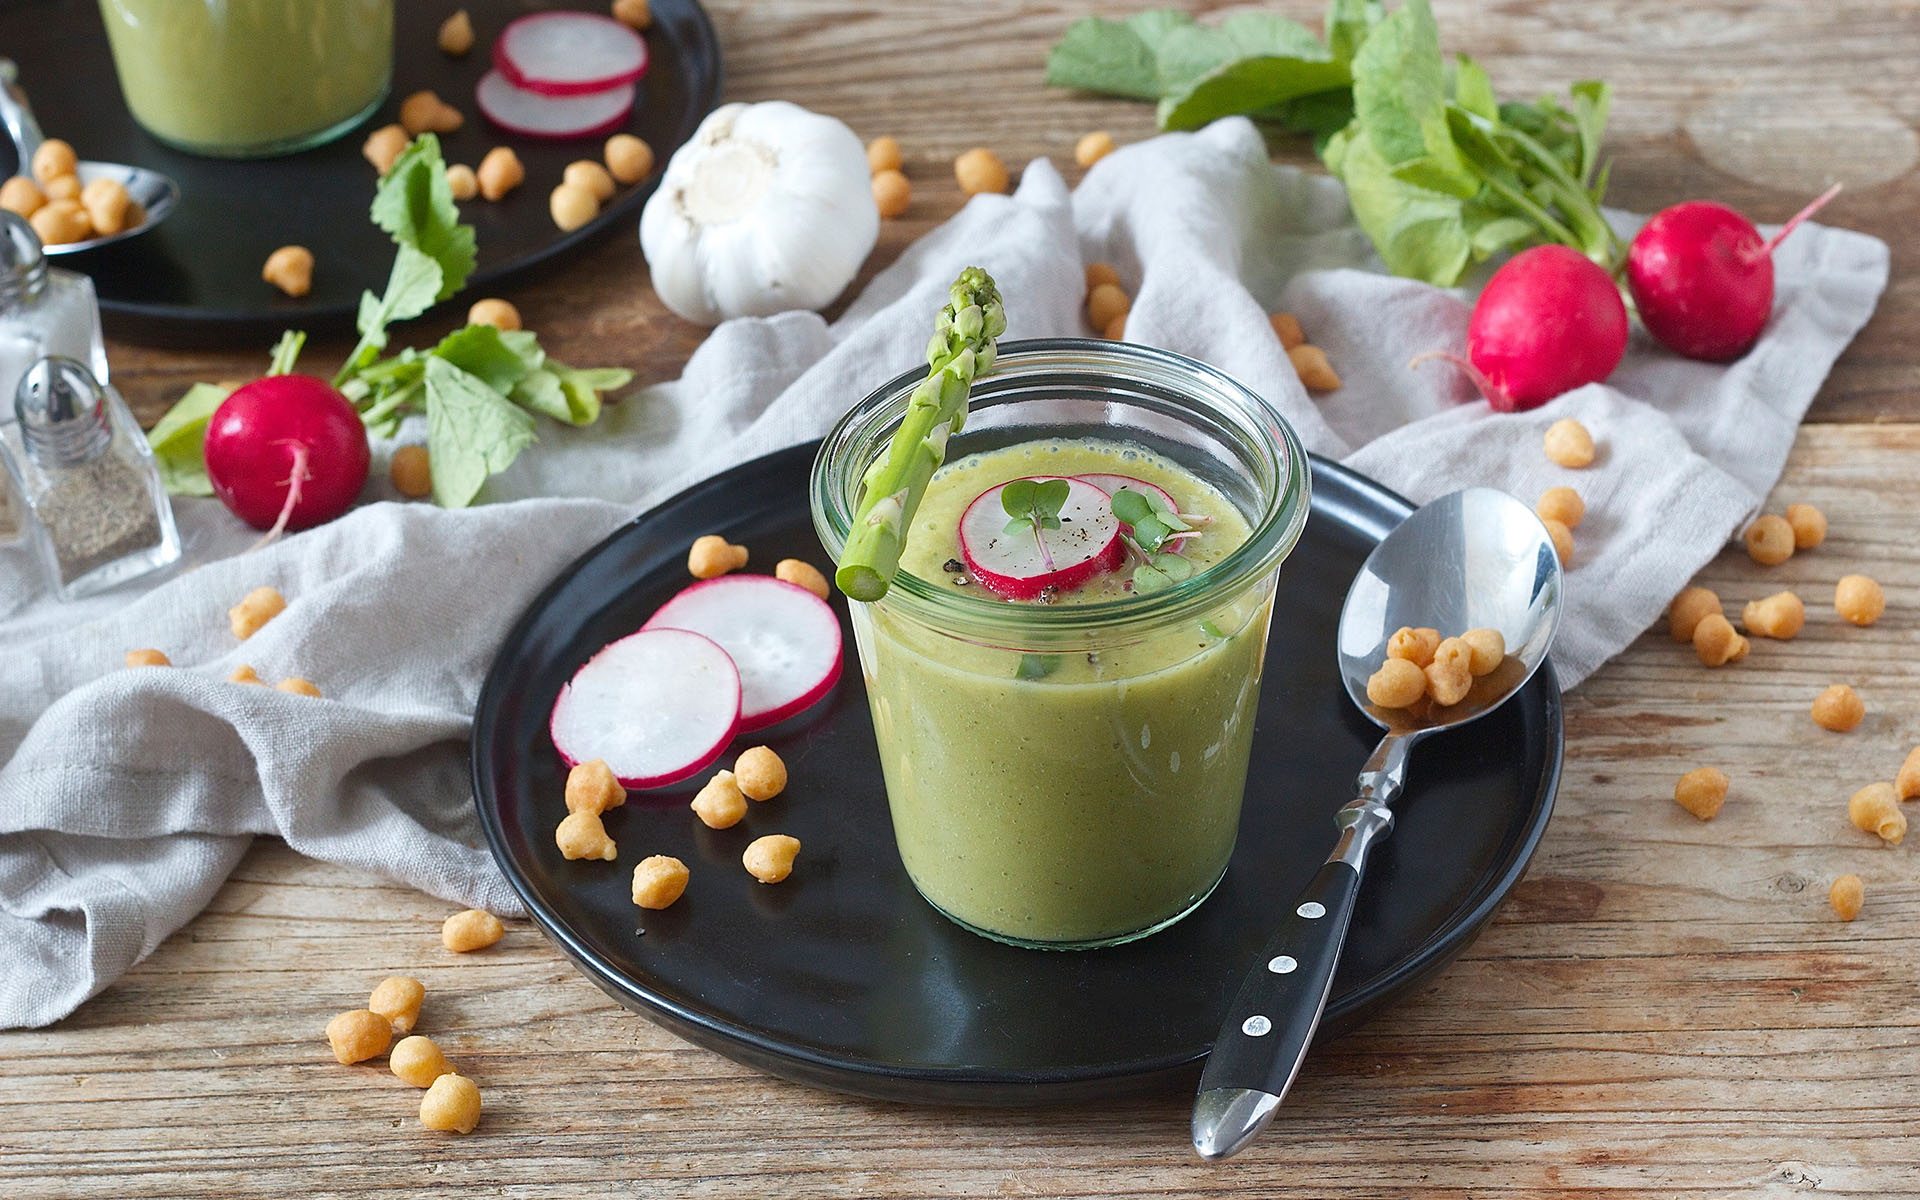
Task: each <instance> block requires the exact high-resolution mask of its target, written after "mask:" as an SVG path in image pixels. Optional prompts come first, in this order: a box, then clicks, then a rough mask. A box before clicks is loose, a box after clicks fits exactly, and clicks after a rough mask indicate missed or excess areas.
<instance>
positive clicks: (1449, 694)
mask: <svg viewBox="0 0 1920 1200" xmlns="http://www.w3.org/2000/svg"><path fill="white" fill-rule="evenodd" d="M1472 663H1473V648H1472V647H1471V646H1469V645H1467V643H1466V642H1464V641H1462V640H1461V639H1459V638H1457V637H1450V638H1448V639H1447V640H1445V641H1443V642H1441V643H1440V645H1439V647H1438V648H1437V649H1435V650H1434V652H1433V661H1432V662H1430V663H1428V664H1427V670H1426V675H1427V694H1428V695H1429V696H1432V697H1433V702H1434V703H1435V704H1439V705H1442V706H1445V705H1448V704H1458V703H1460V702H1461V701H1462V700H1464V699H1466V698H1467V690H1468V689H1469V688H1471V687H1472V686H1473V669H1472Z"/></svg>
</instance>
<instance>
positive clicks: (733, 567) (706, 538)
mask: <svg viewBox="0 0 1920 1200" xmlns="http://www.w3.org/2000/svg"><path fill="white" fill-rule="evenodd" d="M746 565H747V548H746V547H745V546H736V545H734V544H733V543H731V542H729V541H727V539H725V538H723V537H721V536H720V535H719V534H717V533H709V534H704V535H702V536H700V537H697V538H695V539H693V545H692V546H691V547H690V548H689V549H688V550H687V571H688V573H690V574H691V575H692V576H693V577H694V578H695V579H714V578H717V577H718V576H721V575H725V574H726V573H727V572H728V571H737V570H739V569H740V568H741V567H744V566H746Z"/></svg>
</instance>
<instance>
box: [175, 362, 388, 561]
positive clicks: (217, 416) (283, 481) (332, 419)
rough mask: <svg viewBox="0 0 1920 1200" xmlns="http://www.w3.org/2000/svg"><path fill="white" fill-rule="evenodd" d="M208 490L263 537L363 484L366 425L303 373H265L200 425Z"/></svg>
mask: <svg viewBox="0 0 1920 1200" xmlns="http://www.w3.org/2000/svg"><path fill="white" fill-rule="evenodd" d="M205 456H206V462H207V478H208V479H209V480H210V481H211V482H212V484H213V494H214V495H216V496H218V497H220V502H221V503H222V504H225V505H226V506H227V507H228V508H230V509H232V510H233V513H234V515H235V516H237V517H239V518H240V519H241V520H242V521H245V522H246V523H247V524H249V525H251V526H253V527H254V528H255V529H265V530H267V531H268V533H267V537H268V538H269V539H271V538H273V537H276V536H278V535H279V533H280V532H281V531H282V530H287V529H308V528H311V527H312V526H315V525H319V524H321V523H323V522H326V521H331V520H333V519H334V518H335V517H337V516H339V515H340V514H342V513H344V512H346V511H347V510H348V509H349V508H352V507H353V502H354V501H355V500H357V499H359V496H360V489H361V487H363V486H364V485H365V484H366V482H367V466H368V462H369V459H370V458H371V455H370V454H369V452H368V449H367V430H366V426H364V425H362V424H361V423H360V414H359V413H358V412H356V411H354V407H353V405H352V404H350V403H348V402H347V399H346V397H344V396H342V395H341V394H340V393H339V392H336V391H334V390H333V389H332V388H331V387H328V386H327V385H326V384H325V383H324V382H322V381H321V380H318V379H315V378H313V377H312V376H310V375H268V376H266V377H264V378H261V379H256V380H254V381H253V382H252V383H249V384H246V385H244V386H242V387H239V388H237V389H235V390H234V393H233V394H232V395H231V396H228V397H227V398H226V400H225V401H223V402H222V403H221V405H220V407H219V408H217V409H215V410H214V413H213V419H212V420H211V421H209V422H208V423H207V441H206V449H205Z"/></svg>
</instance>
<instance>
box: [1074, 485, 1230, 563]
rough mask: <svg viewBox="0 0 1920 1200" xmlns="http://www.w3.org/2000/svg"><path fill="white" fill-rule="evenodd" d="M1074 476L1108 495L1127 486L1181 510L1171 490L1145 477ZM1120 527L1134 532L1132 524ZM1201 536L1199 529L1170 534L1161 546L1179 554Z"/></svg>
mask: <svg viewBox="0 0 1920 1200" xmlns="http://www.w3.org/2000/svg"><path fill="white" fill-rule="evenodd" d="M1074 478H1075V479H1084V480H1086V481H1087V482H1088V483H1090V484H1092V485H1093V486H1095V487H1097V488H1099V489H1100V490H1101V491H1103V492H1105V493H1106V494H1107V495H1108V496H1112V495H1113V494H1114V493H1115V492H1117V491H1119V490H1120V489H1121V488H1126V489H1127V490H1128V491H1130V492H1139V493H1140V494H1141V495H1142V496H1145V497H1147V498H1148V499H1149V500H1154V501H1156V502H1158V503H1159V504H1163V505H1165V506H1166V507H1167V508H1168V509H1169V510H1171V511H1172V512H1175V513H1178V512H1179V511H1180V506H1179V505H1178V504H1176V503H1174V500H1173V493H1172V492H1169V491H1168V490H1167V489H1165V488H1163V487H1161V486H1159V485H1158V484H1153V483H1148V482H1147V481H1146V480H1144V479H1135V478H1134V477H1133V476H1131V475H1076V476H1074ZM1120 528H1121V529H1122V530H1123V531H1124V532H1127V533H1132V532H1133V526H1131V525H1127V524H1124V523H1123V524H1122V525H1121V526H1120ZM1199 536H1200V531H1199V530H1197V529H1194V530H1187V531H1186V532H1183V533H1173V534H1169V535H1168V536H1167V540H1166V541H1165V542H1163V543H1161V546H1160V548H1161V550H1162V551H1164V552H1165V553H1168V554H1178V553H1180V552H1181V551H1182V550H1185V549H1186V542H1187V539H1188V538H1194V537H1199Z"/></svg>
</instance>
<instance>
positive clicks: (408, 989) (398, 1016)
mask: <svg viewBox="0 0 1920 1200" xmlns="http://www.w3.org/2000/svg"><path fill="white" fill-rule="evenodd" d="M426 998H427V989H426V988H425V987H424V986H422V985H421V983H420V981H419V980H418V979H410V978H408V977H407V976H405V975H392V976H389V977H388V978H386V979H382V980H381V981H380V984H379V986H377V987H375V988H374V989H373V995H371V996H369V997H367V1011H368V1012H374V1013H379V1014H380V1015H381V1016H383V1017H385V1018H386V1019H387V1022H388V1023H389V1024H391V1025H392V1026H393V1029H394V1032H395V1033H406V1032H407V1031H408V1030H410V1029H412V1028H413V1023H414V1022H415V1021H418V1020H419V1019H420V1002H421V1001H422V1000H425V999H426Z"/></svg>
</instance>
